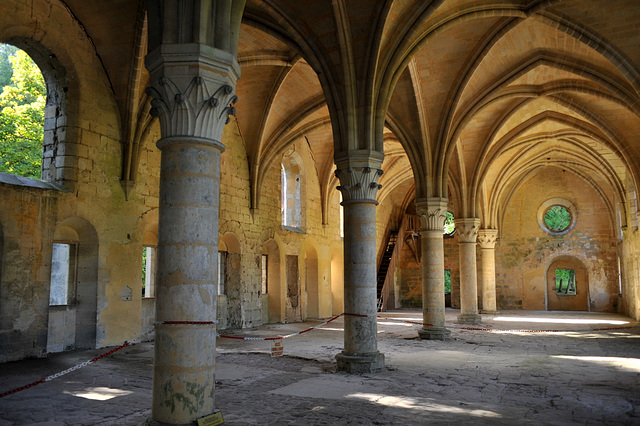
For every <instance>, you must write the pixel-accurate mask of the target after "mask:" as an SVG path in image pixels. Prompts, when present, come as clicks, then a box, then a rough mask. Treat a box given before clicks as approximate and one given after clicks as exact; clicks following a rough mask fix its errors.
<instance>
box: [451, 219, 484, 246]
mask: <svg viewBox="0 0 640 426" xmlns="http://www.w3.org/2000/svg"><path fill="white" fill-rule="evenodd" d="M455 223H456V234H457V235H458V242H460V243H474V244H475V243H476V242H477V238H478V230H479V229H480V219H475V218H465V219H456V220H455Z"/></svg>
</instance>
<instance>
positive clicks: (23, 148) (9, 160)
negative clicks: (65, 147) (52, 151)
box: [0, 44, 47, 179]
mask: <svg viewBox="0 0 640 426" xmlns="http://www.w3.org/2000/svg"><path fill="white" fill-rule="evenodd" d="M46 98H47V89H46V85H45V82H44V77H43V76H42V72H41V71H40V68H38V66H37V65H36V63H35V62H34V61H33V59H31V57H30V56H29V55H28V54H27V53H26V52H25V51H24V50H20V49H18V48H17V47H15V46H12V45H10V44H0V172H4V173H11V174H14V175H18V176H23V177H30V178H36V179H39V178H40V177H41V176H42V152H43V149H42V140H43V135H44V131H43V130H44V127H43V124H44V113H45V102H46Z"/></svg>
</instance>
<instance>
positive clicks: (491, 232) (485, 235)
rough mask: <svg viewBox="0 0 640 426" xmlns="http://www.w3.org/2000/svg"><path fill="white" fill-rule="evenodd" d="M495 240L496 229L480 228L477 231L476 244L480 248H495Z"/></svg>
mask: <svg viewBox="0 0 640 426" xmlns="http://www.w3.org/2000/svg"><path fill="white" fill-rule="evenodd" d="M497 241H498V230H497V229H481V230H479V231H478V244H479V245H480V248H481V249H495V248H496V242H497Z"/></svg>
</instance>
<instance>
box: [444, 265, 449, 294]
mask: <svg viewBox="0 0 640 426" xmlns="http://www.w3.org/2000/svg"><path fill="white" fill-rule="evenodd" d="M444 292H445V293H451V269H445V270H444Z"/></svg>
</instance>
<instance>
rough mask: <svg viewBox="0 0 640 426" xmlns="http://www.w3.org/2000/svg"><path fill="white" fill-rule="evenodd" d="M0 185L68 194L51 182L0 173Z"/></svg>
mask: <svg viewBox="0 0 640 426" xmlns="http://www.w3.org/2000/svg"><path fill="white" fill-rule="evenodd" d="M0 183H4V184H7V185H15V186H25V187H28V188H39V189H47V190H52V191H61V192H70V191H68V190H66V189H65V188H64V187H62V185H58V184H55V183H52V182H47V181H44V180H41V179H33V178H28V177H22V176H16V175H12V174H10V173H1V172H0Z"/></svg>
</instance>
